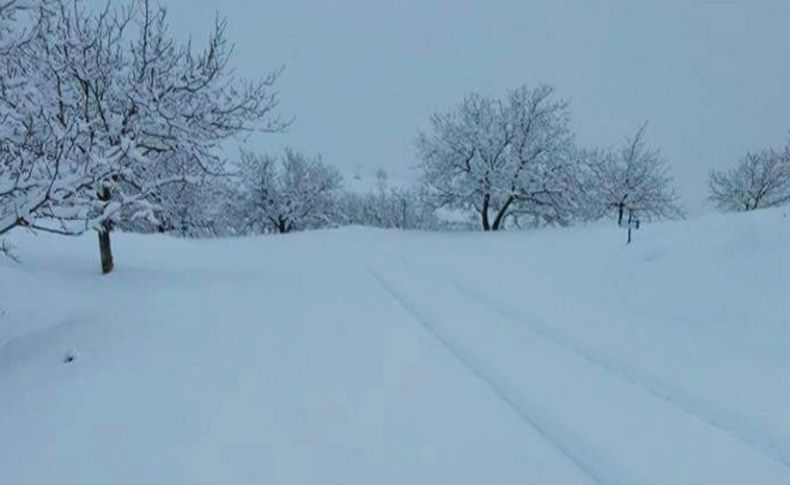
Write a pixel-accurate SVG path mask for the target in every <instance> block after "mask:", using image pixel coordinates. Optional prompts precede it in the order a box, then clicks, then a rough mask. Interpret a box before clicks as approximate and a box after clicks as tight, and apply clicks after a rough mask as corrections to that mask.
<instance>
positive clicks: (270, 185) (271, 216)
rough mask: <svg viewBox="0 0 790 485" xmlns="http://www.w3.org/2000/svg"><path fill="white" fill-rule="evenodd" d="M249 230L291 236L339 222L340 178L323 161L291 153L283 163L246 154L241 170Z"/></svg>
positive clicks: (285, 157) (282, 158)
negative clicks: (290, 233) (295, 232)
mask: <svg viewBox="0 0 790 485" xmlns="http://www.w3.org/2000/svg"><path fill="white" fill-rule="evenodd" d="M239 177H240V186H241V190H242V194H241V196H240V199H241V210H240V213H241V214H242V217H243V220H244V222H243V225H246V226H248V227H250V228H253V231H255V230H257V231H260V232H276V233H281V234H282V233H287V232H291V231H300V230H305V229H314V228H318V227H323V226H326V225H328V224H330V223H331V222H332V221H333V220H334V211H335V201H336V196H337V192H338V190H339V189H340V186H341V183H342V177H341V176H340V173H339V172H338V171H337V170H336V169H335V168H333V167H331V166H329V165H327V164H325V163H324V162H322V161H321V159H320V158H308V157H306V156H304V155H302V154H301V153H299V152H296V151H293V150H286V151H285V153H284V154H283V155H282V156H281V157H279V158H277V157H270V156H266V155H257V154H253V153H245V154H244V155H243V156H242V160H241V167H240V170H239Z"/></svg>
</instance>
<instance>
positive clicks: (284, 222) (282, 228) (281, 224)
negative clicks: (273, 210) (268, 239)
mask: <svg viewBox="0 0 790 485" xmlns="http://www.w3.org/2000/svg"><path fill="white" fill-rule="evenodd" d="M290 226H291V225H290V224H288V219H285V218H283V217H279V218H277V232H279V233H280V234H285V233H287V232H289V231H290V230H291V227H290Z"/></svg>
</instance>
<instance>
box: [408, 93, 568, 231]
mask: <svg viewBox="0 0 790 485" xmlns="http://www.w3.org/2000/svg"><path fill="white" fill-rule="evenodd" d="M569 119H570V116H569V112H568V104H567V103H566V102H565V101H562V100H557V99H555V97H554V89H553V88H551V87H550V86H545V85H543V86H539V87H537V88H534V89H530V88H528V87H521V88H518V89H516V90H514V91H512V92H510V93H509V94H508V96H507V97H506V98H505V99H504V100H496V99H489V98H485V97H482V96H479V95H476V94H472V95H469V96H467V97H466V99H464V100H463V102H462V103H461V104H460V105H459V106H458V107H457V108H456V109H454V110H452V111H450V112H447V113H436V114H434V115H433V116H432V117H431V119H430V126H431V128H430V130H429V131H428V132H425V133H421V134H420V135H419V137H418V141H417V148H418V152H419V156H420V159H421V171H422V179H423V184H424V187H425V191H426V195H427V196H428V197H430V198H431V199H432V200H433V201H435V203H436V205H437V206H443V207H448V208H451V209H460V210H464V211H474V212H475V213H476V214H478V217H479V221H480V224H481V226H482V228H483V230H486V231H489V230H492V231H495V230H498V229H501V228H503V227H504V225H505V223H506V221H507V219H508V218H510V217H511V216H513V215H515V214H520V215H521V216H525V215H533V216H537V217H540V218H545V219H546V220H550V221H554V222H559V221H562V220H564V219H566V218H567V217H569V216H570V214H569V205H568V202H569V197H570V196H571V193H570V192H569V191H568V187H567V186H566V182H567V179H566V178H565V173H566V172H567V171H568V170H571V169H572V167H570V165H569V164H570V163H571V162H572V161H573V159H572V157H570V156H569V154H570V153H571V152H572V147H573V137H572V135H571V132H570V129H569V126H568V125H569Z"/></svg>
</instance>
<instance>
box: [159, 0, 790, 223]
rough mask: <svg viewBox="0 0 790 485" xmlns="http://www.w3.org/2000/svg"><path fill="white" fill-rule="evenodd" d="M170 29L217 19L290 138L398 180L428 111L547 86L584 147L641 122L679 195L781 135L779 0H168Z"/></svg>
mask: <svg viewBox="0 0 790 485" xmlns="http://www.w3.org/2000/svg"><path fill="white" fill-rule="evenodd" d="M163 3H164V4H165V5H166V6H168V8H169V10H170V14H171V18H170V21H171V24H172V27H173V29H174V31H175V32H176V33H178V34H193V35H195V39H196V40H198V39H201V38H202V36H203V35H204V32H205V31H206V28H207V27H208V26H209V25H210V24H211V22H212V20H213V16H214V14H215V12H217V11H219V12H220V14H221V15H224V16H226V17H228V19H229V22H230V36H231V39H232V40H233V41H234V42H235V44H236V56H235V64H236V65H237V66H238V71H239V73H240V74H243V75H245V76H253V75H261V74H263V73H266V72H267V71H269V70H271V69H273V68H276V67H278V66H281V65H284V66H285V67H286V71H285V73H284V75H283V77H282V79H281V82H280V85H279V90H280V92H281V95H282V111H283V113H284V114H286V115H290V116H293V117H295V118H296V122H295V124H294V125H293V126H292V127H291V129H290V133H289V134H287V135H280V136H276V137H271V136H266V137H261V138H260V139H256V140H254V141H253V142H252V144H253V145H254V146H255V147H259V148H260V149H272V150H273V149H276V148H277V147H279V146H281V145H283V144H288V145H290V146H293V147H294V148H297V149H299V150H302V151H305V152H308V153H321V154H323V156H324V159H325V160H326V161H327V162H330V163H333V164H335V165H337V166H339V167H341V168H343V169H344V171H346V172H351V171H352V170H353V167H355V166H357V165H361V166H363V167H370V170H371V171H372V170H373V169H375V168H376V167H379V166H383V167H385V168H387V169H388V170H389V171H390V172H393V173H396V174H397V173H406V172H407V170H408V168H409V167H411V166H413V165H414V163H415V150H414V138H415V134H416V132H417V130H418V129H419V128H421V127H423V126H425V123H426V121H427V118H428V116H429V115H430V113H431V112H433V111H436V110H444V109H448V108H450V107H452V106H453V105H454V104H455V103H457V102H458V101H459V100H460V99H461V98H462V97H463V96H464V95H465V94H467V93H468V92H470V91H478V92H481V93H483V94H490V95H502V94H504V92H505V91H506V90H507V89H510V88H513V87H516V86H518V85H520V84H523V83H527V84H531V85H534V84H537V83H539V82H547V83H550V84H553V85H555V86H556V87H557V89H558V91H559V93H560V94H561V95H562V96H563V97H567V98H569V99H570V101H571V107H572V111H573V116H574V120H573V124H574V128H575V130H576V132H577V134H578V140H579V141H580V142H581V143H582V144H590V145H602V146H607V145H613V144H619V143H620V142H621V141H622V139H623V138H624V137H625V136H626V135H628V134H629V133H631V132H633V131H634V130H635V129H636V128H637V126H638V125H639V124H640V123H641V122H642V121H645V120H647V121H649V122H650V127H649V136H650V139H651V141H652V142H653V143H654V144H656V145H658V146H660V147H661V148H662V150H663V152H664V154H665V156H666V158H667V159H668V160H669V162H670V163H671V165H672V168H673V170H674V174H675V177H676V179H677V181H678V183H679V185H680V187H681V189H682V192H683V196H684V202H685V203H686V205H687V206H688V208H689V209H691V210H692V211H693V212H697V211H700V210H704V209H707V207H706V206H705V205H704V203H703V199H704V193H705V181H706V176H707V172H708V170H709V169H711V168H713V167H722V166H727V165H730V164H732V163H734V162H735V161H736V160H737V158H738V157H739V155H740V154H742V153H743V152H744V151H746V150H749V149H756V148H760V147H764V146H767V145H780V144H782V143H784V142H785V141H786V140H787V139H788V135H789V134H790V132H789V131H788V130H790V30H788V26H790V0H719V1H714V0H660V1H659V0H650V1H644V0H643V1H638V0H568V1H560V0H505V1H488V2H486V1H475V2H472V1H462V0H401V1H398V2H382V1H374V0H367V1H366V0H344V1H337V0H336V1H319V0H226V1H222V2H220V1H216V0H169V1H164V2H163Z"/></svg>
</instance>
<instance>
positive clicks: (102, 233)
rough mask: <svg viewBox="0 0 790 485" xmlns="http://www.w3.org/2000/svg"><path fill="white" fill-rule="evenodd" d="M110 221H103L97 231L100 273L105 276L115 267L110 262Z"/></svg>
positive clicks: (111, 261)
mask: <svg viewBox="0 0 790 485" xmlns="http://www.w3.org/2000/svg"><path fill="white" fill-rule="evenodd" d="M111 229H112V227H111V225H110V221H104V222H102V224H101V229H100V230H99V254H100V255H101V272H102V274H107V273H110V272H112V269H113V268H114V267H115V265H114V263H113V260H112V247H111V245H110V230H111Z"/></svg>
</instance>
